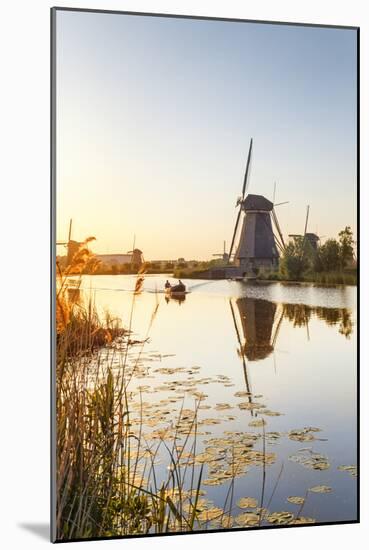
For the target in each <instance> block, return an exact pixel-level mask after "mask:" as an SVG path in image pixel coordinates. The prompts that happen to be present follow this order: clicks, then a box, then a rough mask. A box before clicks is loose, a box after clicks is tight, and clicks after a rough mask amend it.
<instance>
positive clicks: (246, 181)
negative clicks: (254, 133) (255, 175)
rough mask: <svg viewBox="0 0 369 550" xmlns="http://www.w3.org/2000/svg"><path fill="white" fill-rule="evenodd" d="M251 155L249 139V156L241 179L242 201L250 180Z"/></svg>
mask: <svg viewBox="0 0 369 550" xmlns="http://www.w3.org/2000/svg"><path fill="white" fill-rule="evenodd" d="M251 153H252V138H251V139H250V147H249V154H248V156H247V163H246V170H245V177H244V179H243V186H242V200H243V199H244V198H245V193H246V190H247V187H248V182H249V179H250V178H249V174H250V162H251Z"/></svg>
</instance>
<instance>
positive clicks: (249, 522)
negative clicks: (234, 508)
mask: <svg viewBox="0 0 369 550" xmlns="http://www.w3.org/2000/svg"><path fill="white" fill-rule="evenodd" d="M235 521H236V523H237V524H238V525H241V526H242V527H256V526H257V525H259V522H260V518H259V514H255V513H253V512H244V513H243V514H240V515H239V516H236V517H235Z"/></svg>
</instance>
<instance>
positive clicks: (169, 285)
mask: <svg viewBox="0 0 369 550" xmlns="http://www.w3.org/2000/svg"><path fill="white" fill-rule="evenodd" d="M164 286H165V288H172V285H171V284H170V282H169V281H168V280H167V282H166V283H165V285H164Z"/></svg>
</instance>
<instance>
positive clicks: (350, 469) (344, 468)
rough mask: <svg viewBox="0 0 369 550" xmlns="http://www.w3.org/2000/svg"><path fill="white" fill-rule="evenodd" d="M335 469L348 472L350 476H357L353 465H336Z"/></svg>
mask: <svg viewBox="0 0 369 550" xmlns="http://www.w3.org/2000/svg"><path fill="white" fill-rule="evenodd" d="M337 470H340V471H341V472H348V473H349V474H351V475H352V477H357V467H356V466H354V465H351V466H338V468H337Z"/></svg>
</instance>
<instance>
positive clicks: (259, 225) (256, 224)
mask: <svg viewBox="0 0 369 550" xmlns="http://www.w3.org/2000/svg"><path fill="white" fill-rule="evenodd" d="M251 155H252V139H251V140H250V148H249V154H248V157H247V163H246V171H245V177H244V181H243V186H242V195H241V197H239V198H238V200H237V204H236V207H237V206H238V207H239V210H238V214H237V218H236V223H235V227H234V231H233V237H232V242H231V247H230V251H229V255H228V257H229V260H230V261H231V259H232V252H233V249H234V247H235V241H236V236H237V232H238V227H239V223H240V220H241V215H242V214H243V221H242V229H241V232H240V236H239V241H238V245H237V247H236V252H235V255H234V258H233V265H234V266H235V267H238V272H239V275H241V276H245V275H254V274H255V271H256V270H257V269H259V268H261V267H264V268H267V269H275V268H277V267H278V261H279V252H278V249H277V247H278V248H279V249H280V250H282V249H283V248H284V246H285V245H284V240H283V236H282V232H281V230H280V226H279V223H278V220H277V217H276V213H275V210H274V204H273V203H272V202H271V201H269V200H268V199H266V198H265V197H263V196H262V195H252V194H249V195H247V196H246V198H245V194H246V191H247V187H248V182H249V174H250V163H251ZM272 221H273V223H274V226H275V228H276V230H277V233H278V235H279V237H277V236H276V235H275V233H274V231H273V227H272Z"/></svg>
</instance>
